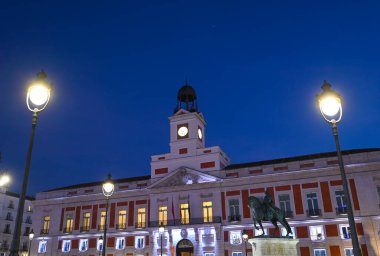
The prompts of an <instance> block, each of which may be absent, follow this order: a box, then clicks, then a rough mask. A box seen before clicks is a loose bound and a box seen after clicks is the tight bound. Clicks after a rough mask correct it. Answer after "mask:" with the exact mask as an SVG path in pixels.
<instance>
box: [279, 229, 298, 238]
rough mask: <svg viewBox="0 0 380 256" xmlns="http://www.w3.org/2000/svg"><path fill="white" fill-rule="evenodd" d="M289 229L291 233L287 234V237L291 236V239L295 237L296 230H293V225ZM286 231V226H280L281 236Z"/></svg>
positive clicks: (284, 234)
mask: <svg viewBox="0 0 380 256" xmlns="http://www.w3.org/2000/svg"><path fill="white" fill-rule="evenodd" d="M290 230H291V231H292V233H291V234H289V237H293V239H294V238H296V232H295V229H294V227H290ZM287 233H288V232H287V231H286V228H284V227H282V228H281V236H286V234H287Z"/></svg>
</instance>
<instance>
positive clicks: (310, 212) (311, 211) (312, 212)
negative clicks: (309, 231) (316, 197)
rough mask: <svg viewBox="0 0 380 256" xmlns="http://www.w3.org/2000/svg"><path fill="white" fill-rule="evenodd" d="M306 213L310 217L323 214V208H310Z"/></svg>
mask: <svg viewBox="0 0 380 256" xmlns="http://www.w3.org/2000/svg"><path fill="white" fill-rule="evenodd" d="M306 214H307V216H308V217H319V216H321V215H322V211H321V209H309V210H306Z"/></svg>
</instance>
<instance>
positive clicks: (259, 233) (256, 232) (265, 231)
mask: <svg viewBox="0 0 380 256" xmlns="http://www.w3.org/2000/svg"><path fill="white" fill-rule="evenodd" d="M264 233H265V234H268V229H267V228H264ZM264 233H263V231H262V230H261V228H260V229H259V230H257V229H255V236H262V235H264Z"/></svg>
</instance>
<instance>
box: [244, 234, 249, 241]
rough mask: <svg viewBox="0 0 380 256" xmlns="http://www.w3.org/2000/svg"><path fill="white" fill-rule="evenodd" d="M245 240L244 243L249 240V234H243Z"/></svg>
mask: <svg viewBox="0 0 380 256" xmlns="http://www.w3.org/2000/svg"><path fill="white" fill-rule="evenodd" d="M243 240H244V241H247V240H248V234H247V233H245V232H244V233H243Z"/></svg>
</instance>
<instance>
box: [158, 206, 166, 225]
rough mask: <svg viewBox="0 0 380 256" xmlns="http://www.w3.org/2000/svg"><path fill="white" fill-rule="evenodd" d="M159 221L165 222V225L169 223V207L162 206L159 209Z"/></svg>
mask: <svg viewBox="0 0 380 256" xmlns="http://www.w3.org/2000/svg"><path fill="white" fill-rule="evenodd" d="M158 223H159V224H161V223H163V224H164V225H165V226H166V225H167V224H168V207H167V206H160V208H159V209H158Z"/></svg>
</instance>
